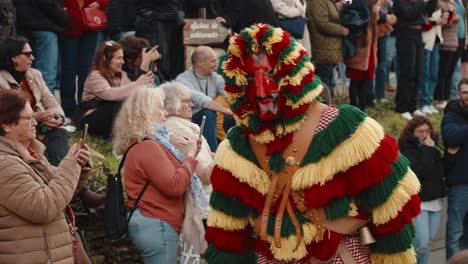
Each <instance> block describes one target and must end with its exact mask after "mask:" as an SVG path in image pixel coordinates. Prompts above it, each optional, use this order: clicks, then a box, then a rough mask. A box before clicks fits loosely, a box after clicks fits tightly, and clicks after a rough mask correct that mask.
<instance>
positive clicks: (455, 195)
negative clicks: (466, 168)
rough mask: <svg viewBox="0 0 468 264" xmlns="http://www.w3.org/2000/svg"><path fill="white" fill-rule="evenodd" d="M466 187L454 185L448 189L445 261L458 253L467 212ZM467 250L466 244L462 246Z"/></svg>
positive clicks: (467, 187)
mask: <svg viewBox="0 0 468 264" xmlns="http://www.w3.org/2000/svg"><path fill="white" fill-rule="evenodd" d="M467 201H468V185H462V184H461V185H455V186H451V187H450V188H449V192H448V208H447V233H446V238H445V247H446V252H447V259H449V258H450V257H452V256H453V255H455V254H456V253H457V252H458V251H460V244H459V242H460V241H459V240H460V237H461V236H462V234H463V223H464V218H465V215H466V212H467V211H468V203H467ZM464 248H465V249H467V248H468V244H466V243H465V244H464Z"/></svg>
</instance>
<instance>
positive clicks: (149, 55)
mask: <svg viewBox="0 0 468 264" xmlns="http://www.w3.org/2000/svg"><path fill="white" fill-rule="evenodd" d="M158 47H159V46H158V45H156V46H154V47H152V48H151V49H150V50H149V51H148V52H146V50H147V49H146V48H144V49H142V50H141V65H140V68H141V69H142V70H143V71H154V69H150V68H149V65H150V64H151V62H153V61H156V60H158V59H159V58H160V57H161V54H159V52H158V50H157V48H158Z"/></svg>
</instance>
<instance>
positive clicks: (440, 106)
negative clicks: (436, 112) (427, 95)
mask: <svg viewBox="0 0 468 264" xmlns="http://www.w3.org/2000/svg"><path fill="white" fill-rule="evenodd" d="M445 106H447V102H442V103H439V104H436V107H437V108H440V109H444V108H445Z"/></svg>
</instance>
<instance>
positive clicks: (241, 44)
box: [230, 35, 247, 58]
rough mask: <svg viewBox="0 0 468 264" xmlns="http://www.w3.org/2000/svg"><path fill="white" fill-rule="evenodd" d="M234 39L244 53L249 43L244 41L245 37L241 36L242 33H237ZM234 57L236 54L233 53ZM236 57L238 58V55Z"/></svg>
mask: <svg viewBox="0 0 468 264" xmlns="http://www.w3.org/2000/svg"><path fill="white" fill-rule="evenodd" d="M232 39H233V42H234V43H235V44H236V45H237V46H239V49H240V52H241V54H244V53H245V51H246V50H247V43H246V42H245V41H244V39H242V38H241V37H240V35H236V36H235V37H234V38H232ZM230 54H232V53H230ZM232 57H236V56H234V55H233V56H232ZM236 58H237V57H236Z"/></svg>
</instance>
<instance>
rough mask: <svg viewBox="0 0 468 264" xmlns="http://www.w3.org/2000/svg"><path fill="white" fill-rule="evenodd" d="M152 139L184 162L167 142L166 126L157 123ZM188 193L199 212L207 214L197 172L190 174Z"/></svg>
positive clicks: (183, 157)
mask: <svg viewBox="0 0 468 264" xmlns="http://www.w3.org/2000/svg"><path fill="white" fill-rule="evenodd" d="M154 140H156V141H157V142H159V143H160V144H161V145H163V146H164V147H165V148H166V149H167V150H169V152H171V154H172V155H174V157H176V158H177V160H179V161H180V163H182V162H184V159H185V156H184V154H182V153H181V152H180V151H179V150H178V149H176V147H174V145H172V144H171V143H170V142H169V132H168V130H167V127H166V126H161V125H159V126H158V127H157V129H156V133H155V135H154ZM188 190H189V192H190V195H191V196H192V200H193V201H196V202H197V206H198V209H199V210H200V213H201V214H202V215H203V214H204V213H205V214H207V212H208V199H206V196H205V193H204V192H203V183H202V182H201V180H200V179H199V178H198V176H197V174H195V173H194V174H193V175H192V180H191V181H190V185H189V188H188Z"/></svg>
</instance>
